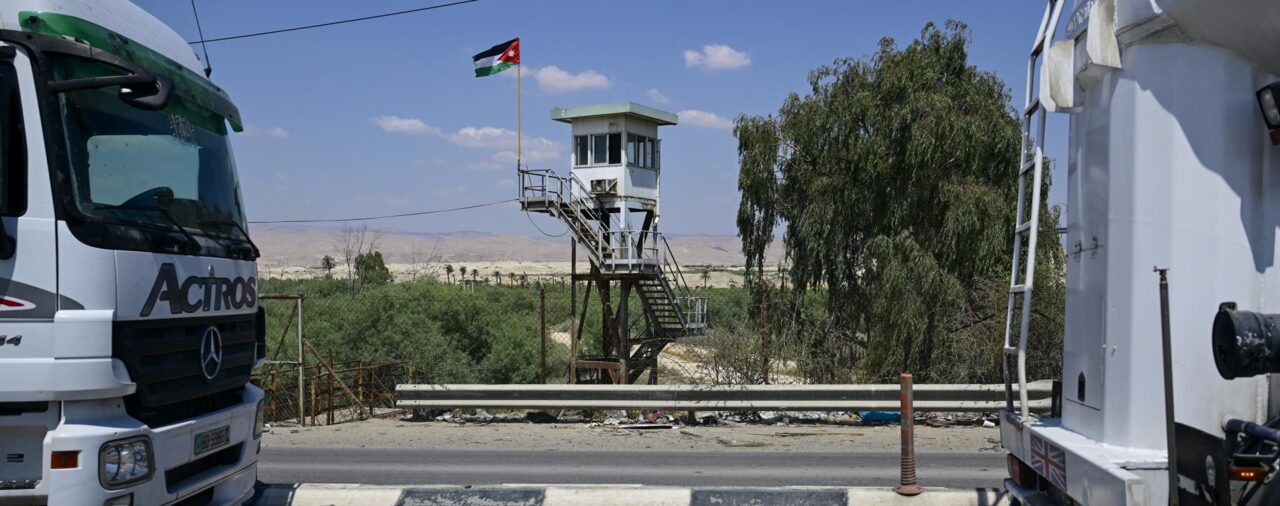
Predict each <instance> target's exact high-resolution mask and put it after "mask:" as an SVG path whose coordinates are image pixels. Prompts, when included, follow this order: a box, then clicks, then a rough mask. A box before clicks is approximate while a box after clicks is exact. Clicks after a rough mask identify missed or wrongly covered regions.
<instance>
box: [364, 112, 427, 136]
mask: <svg viewBox="0 0 1280 506" xmlns="http://www.w3.org/2000/svg"><path fill="white" fill-rule="evenodd" d="M369 121H370V122H372V123H373V124H375V125H378V128H381V129H382V131H383V132H387V133H393V134H407V135H440V133H441V132H440V129H439V128H436V127H433V126H431V125H428V124H426V123H424V122H423V121H422V120H420V119H418V118H401V117H399V116H374V117H372V118H369Z"/></svg>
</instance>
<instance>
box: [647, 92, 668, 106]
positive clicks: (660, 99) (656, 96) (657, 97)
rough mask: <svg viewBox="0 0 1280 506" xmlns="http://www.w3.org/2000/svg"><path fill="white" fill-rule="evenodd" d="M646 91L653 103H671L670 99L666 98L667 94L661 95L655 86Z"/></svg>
mask: <svg viewBox="0 0 1280 506" xmlns="http://www.w3.org/2000/svg"><path fill="white" fill-rule="evenodd" d="M646 93H648V94H649V100H652V101H653V103H655V104H669V103H671V99H669V98H667V96H666V95H663V94H662V92H661V91H658V89H657V88H649V91H648V92H646Z"/></svg>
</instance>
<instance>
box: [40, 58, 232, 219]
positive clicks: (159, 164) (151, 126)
mask: <svg viewBox="0 0 1280 506" xmlns="http://www.w3.org/2000/svg"><path fill="white" fill-rule="evenodd" d="M55 58H58V57H55ZM59 63H61V64H59ZM54 67H55V73H59V74H62V73H66V74H73V75H69V76H67V77H81V76H82V75H83V73H84V64H83V63H82V61H77V62H55V66H54ZM68 69H74V70H70V71H69V70H68ZM60 77H61V76H60ZM118 92H119V89H118V88H115V87H109V88H100V89H92V90H82V91H73V92H67V93H62V94H60V95H59V105H60V108H61V114H62V125H63V128H64V136H65V142H66V147H67V156H68V158H69V162H70V171H69V172H70V174H69V176H70V177H69V180H68V181H67V183H69V185H70V193H71V196H72V197H73V199H74V204H75V207H76V210H77V211H79V212H80V213H82V214H83V215H85V216H86V217H89V218H97V219H101V220H106V221H110V222H114V223H117V224H121V225H137V226H145V227H152V228H167V229H173V228H175V227H181V228H184V229H192V230H193V231H194V232H195V233H203V234H205V235H213V236H216V237H219V238H229V239H235V240H242V239H244V238H243V236H242V235H240V233H239V231H238V229H237V225H239V226H240V227H243V226H244V211H243V206H242V204H241V200H240V187H239V182H238V180H237V179H236V170H235V165H234V161H233V158H232V155H231V146H230V143H229V142H228V139H227V135H226V127H225V124H224V123H223V121H222V119H221V118H216V121H210V120H209V118H208V117H204V116H202V115H200V114H193V113H192V111H191V110H190V108H189V107H177V106H175V105H170V107H168V108H166V109H165V110H162V111H148V110H144V109H139V108H136V107H133V106H130V105H128V104H126V103H124V102H122V101H121V100H120V99H119V97H118Z"/></svg>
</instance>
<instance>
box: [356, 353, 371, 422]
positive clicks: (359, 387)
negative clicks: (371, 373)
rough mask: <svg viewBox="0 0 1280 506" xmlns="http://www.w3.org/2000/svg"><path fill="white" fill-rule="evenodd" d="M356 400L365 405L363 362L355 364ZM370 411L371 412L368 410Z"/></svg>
mask: <svg viewBox="0 0 1280 506" xmlns="http://www.w3.org/2000/svg"><path fill="white" fill-rule="evenodd" d="M356 398H357V399H360V404H364V403H365V397H364V361H363V360H361V361H359V362H356ZM370 411H372V410H370Z"/></svg>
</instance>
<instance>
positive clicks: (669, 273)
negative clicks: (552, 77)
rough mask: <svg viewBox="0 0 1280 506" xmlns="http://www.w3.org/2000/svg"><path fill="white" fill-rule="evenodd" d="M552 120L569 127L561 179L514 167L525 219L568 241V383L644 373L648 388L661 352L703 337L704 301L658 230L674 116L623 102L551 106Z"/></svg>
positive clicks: (627, 380)
mask: <svg viewBox="0 0 1280 506" xmlns="http://www.w3.org/2000/svg"><path fill="white" fill-rule="evenodd" d="M551 119H553V120H555V121H560V122H563V123H568V124H569V125H570V127H571V128H570V130H571V132H572V142H571V144H570V145H571V146H573V156H572V158H571V161H570V168H569V174H568V176H560V175H557V174H556V173H554V172H552V171H549V170H526V169H521V170H520V204H521V208H522V209H523V210H525V211H530V212H540V213H546V214H550V215H552V216H555V217H556V218H558V219H559V220H561V221H562V222H564V223H565V225H566V226H568V228H569V230H570V231H572V233H573V238H574V241H573V252H572V254H571V255H572V259H573V270H574V272H573V275H572V277H573V282H574V284H573V287H574V294H573V303H572V304H573V314H574V315H577V314H578V299H577V293H576V292H577V283H578V282H579V281H585V282H586V288H587V289H586V292H585V293H584V294H583V298H582V309H583V311H582V313H581V319H580V320H578V322H577V325H576V329H575V332H574V333H573V336H572V343H573V346H572V348H573V350H572V352H573V357H574V360H573V373H572V374H571V381H574V382H592V383H632V382H635V381H636V380H638V379H639V378H640V377H641V376H642V375H643V374H644V372H646V371H648V372H649V377H648V379H649V382H650V383H656V382H657V372H658V369H657V364H658V355H659V354H660V353H661V352H662V349H663V348H664V347H666V345H667V344H669V343H671V342H672V341H674V340H676V339H679V338H681V337H684V336H689V335H698V334H701V333H703V331H704V330H705V329H706V299H705V298H703V297H694V296H693V294H692V292H691V291H690V290H689V286H688V284H687V283H686V282H685V279H684V276H683V275H682V274H681V272H680V266H679V264H678V263H677V262H676V259H675V256H674V255H673V254H672V253H671V248H670V247H669V246H668V245H667V241H666V239H665V238H663V236H662V234H661V233H660V232H658V217H659V213H658V210H659V188H660V186H661V185H660V179H661V178H660V177H659V175H660V174H661V172H662V161H661V159H662V156H661V153H662V149H661V145H662V143H661V141H660V140H659V139H658V127H660V126H668V125H675V124H676V122H677V117H676V115H675V114H672V113H669V112H665V111H660V110H657V109H654V108H652V107H646V106H643V105H640V104H636V103H632V102H626V103H618V104H605V105H594V106H586V107H574V108H569V109H560V108H556V109H552V111H551ZM579 247H581V248H582V250H583V251H584V252H585V254H586V256H587V259H588V260H589V261H590V263H591V270H590V272H588V273H581V274H580V273H578V272H577V252H578V249H579ZM593 286H594V287H595V289H596V292H597V293H598V296H599V298H600V305H601V306H602V308H603V311H602V312H601V327H600V328H601V343H600V344H601V346H600V350H602V351H601V353H599V354H590V355H587V354H583V353H582V352H581V350H582V346H580V343H581V342H582V336H583V328H584V327H585V326H586V307H587V304H588V302H589V301H590V297H591V289H592V287H593ZM614 288H617V290H616V291H615V290H614ZM615 292H616V297H617V298H616V299H615V298H614V297H615ZM633 296H635V297H634V298H635V299H637V300H638V301H639V302H640V305H641V309H642V310H643V313H644V318H643V324H644V328H643V330H641V331H640V332H639V333H636V334H633V332H632V325H631V323H633V318H632V317H631V314H630V312H631V309H632V308H631V301H632V298H633ZM636 320H638V319H636Z"/></svg>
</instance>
